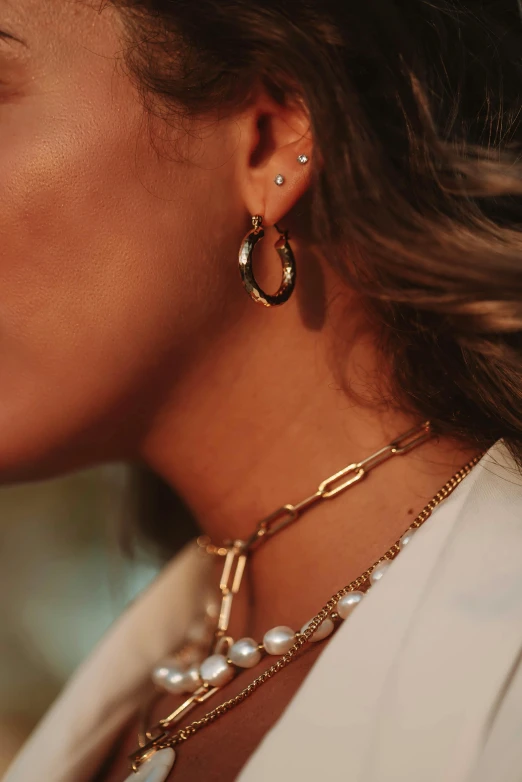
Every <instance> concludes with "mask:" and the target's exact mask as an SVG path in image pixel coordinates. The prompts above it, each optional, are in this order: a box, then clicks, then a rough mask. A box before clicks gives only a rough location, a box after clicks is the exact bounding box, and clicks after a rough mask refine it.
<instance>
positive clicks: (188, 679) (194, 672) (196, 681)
mask: <svg viewBox="0 0 522 782" xmlns="http://www.w3.org/2000/svg"><path fill="white" fill-rule="evenodd" d="M202 683H203V682H202V681H201V676H200V675H199V665H191V666H190V668H189V669H188V670H186V671H185V673H184V675H183V684H184V687H185V689H184V690H183V692H187V693H192V692H196V690H197V689H198V687H201V685H202Z"/></svg>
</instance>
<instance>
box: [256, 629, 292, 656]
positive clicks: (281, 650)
mask: <svg viewBox="0 0 522 782" xmlns="http://www.w3.org/2000/svg"><path fill="white" fill-rule="evenodd" d="M294 643H295V633H294V631H293V630H292V628H291V627H285V626H284V625H281V626H279V627H273V628H272V629H271V630H268V632H266V633H265V635H264V636H263V646H264V647H265V651H266V652H267V653H268V654H275V655H278V656H279V655H282V654H286V653H287V651H288V650H289V649H291V648H292V646H293V645H294Z"/></svg>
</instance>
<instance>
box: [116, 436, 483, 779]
mask: <svg viewBox="0 0 522 782" xmlns="http://www.w3.org/2000/svg"><path fill="white" fill-rule="evenodd" d="M432 436H433V432H432V429H431V426H430V422H429V421H425V422H424V423H423V424H422V425H421V426H420V427H418V428H414V429H410V430H409V431H407V432H405V433H404V434H402V435H400V436H399V437H398V438H397V439H396V440H394V441H393V442H392V443H390V444H389V445H386V446H385V447H384V448H381V449H380V450H378V451H376V452H375V453H373V454H371V455H370V456H368V457H366V458H365V459H363V460H362V461H360V462H355V463H352V464H349V465H348V466H347V467H344V468H343V469H342V470H340V471H339V472H337V473H335V474H334V475H331V476H330V477H329V478H327V479H326V480H324V481H322V482H321V483H320V484H319V486H318V488H317V490H316V491H315V492H314V493H313V494H312V495H310V496H309V497H307V498H305V499H304V500H302V501H301V502H299V503H298V504H296V505H291V504H288V505H283V506H282V507H281V508H278V509H277V510H276V511H274V512H273V513H271V514H270V515H269V516H266V517H265V518H263V519H261V521H259V522H258V523H257V525H256V527H255V529H254V532H253V533H252V535H251V536H250V537H249V538H248V539H247V540H245V541H243V540H234V541H229V542H227V543H226V544H224V545H223V546H215V545H214V544H213V543H212V542H211V541H210V540H208V538H199V539H198V541H197V544H198V546H199V547H200V548H202V549H203V550H204V551H205V552H206V553H207V554H208V555H209V556H213V557H221V558H223V559H224V566H223V573H222V576H221V579H220V583H219V590H220V591H219V595H220V604H219V603H218V604H215V605H216V607H218V610H217V611H213V610H212V608H211V610H207V612H206V620H205V621H206V623H207V629H208V631H209V632H208V635H206V634H205V633H204V634H203V636H202V637H200V638H194V639H193V640H192V641H190V642H188V643H187V644H185V645H184V646H183V647H182V648H181V649H180V650H178V652H177V653H176V654H174V655H172V656H171V657H168V658H167V659H165V660H162V661H160V662H159V663H158V665H157V666H156V667H155V668H154V671H153V672H152V680H153V683H154V687H155V693H154V696H153V698H152V699H151V700H150V701H149V702H148V703H147V704H146V706H145V707H144V709H143V713H142V726H141V729H140V732H139V736H138V748H137V749H136V751H135V752H133V754H132V755H131V756H130V763H131V768H132V772H131V774H130V775H129V776H128V777H127V779H126V780H125V782H165V780H166V779H167V777H168V775H169V773H170V771H171V769H172V768H173V766H174V761H175V758H176V752H175V750H174V747H178V746H179V745H180V744H182V743H184V742H186V741H188V740H189V739H190V738H191V737H192V736H194V735H195V734H196V733H197V732H198V731H200V730H202V728H204V727H205V726H206V725H209V724H211V723H212V722H215V721H216V720H217V719H219V718H221V717H222V716H223V715H224V714H226V713H227V712H229V711H231V710H232V709H234V708H236V707H237V706H238V705H239V704H240V703H243V702H244V701H245V700H246V699H247V698H249V697H251V696H252V695H253V694H254V693H255V692H256V691H257V690H258V689H259V688H260V687H261V686H262V685H263V684H265V683H266V682H267V681H269V679H271V678H273V677H274V676H275V675H276V674H278V673H279V672H280V671H282V670H283V669H284V668H286V667H287V666H288V665H290V663H291V662H292V661H293V660H295V658H296V657H297V655H298V654H299V653H300V652H301V651H302V650H303V648H304V647H305V646H306V644H308V643H315V642H319V641H322V640H324V639H325V638H328V637H329V636H330V635H331V634H332V633H333V632H334V631H335V630H336V628H337V627H338V626H339V625H340V624H341V623H342V622H343V621H344V620H346V619H347V618H348V616H349V615H350V614H351V613H352V611H353V610H354V609H355V608H356V606H358V605H359V603H360V602H361V601H362V600H363V598H364V596H365V594H366V592H368V590H369V589H370V588H371V587H372V586H373V585H374V584H376V583H377V582H378V581H380V579H381V578H382V577H383V576H384V574H385V573H386V570H387V569H388V568H389V566H390V564H391V562H392V560H393V559H395V557H396V556H397V555H398V554H399V553H400V552H401V551H402V550H403V549H404V548H405V547H406V546H407V545H408V543H409V542H410V540H411V538H412V537H413V535H414V534H415V532H416V530H417V529H418V528H419V527H420V526H421V525H422V524H424V522H425V521H426V520H427V519H428V518H429V517H430V516H431V513H432V512H433V510H434V508H436V507H437V505H439V503H441V502H442V501H443V500H444V499H445V498H446V497H448V496H449V495H450V494H451V493H452V492H453V490H454V489H455V488H456V487H457V486H458V485H459V483H461V481H462V480H463V479H464V478H465V477H466V476H467V475H468V474H469V473H470V472H471V470H472V468H473V467H474V466H475V464H477V462H478V461H479V460H480V459H481V458H482V456H483V455H484V452H482V453H480V454H478V455H477V456H475V457H474V458H473V459H471V460H470V461H469V462H468V463H467V464H466V465H465V466H464V467H462V469H460V470H459V471H458V472H456V473H455V475H453V476H452V477H451V478H450V479H449V481H447V483H445V484H444V486H443V487H442V488H441V489H440V490H439V491H438V492H437V494H435V496H434V497H433V498H432V499H431V500H430V501H429V502H428V504H427V505H426V506H425V507H424V508H423V509H422V511H421V512H420V513H419V515H418V516H417V517H416V518H415V519H414V521H413V522H412V523H411V524H410V526H409V527H408V528H407V529H406V530H405V531H404V533H403V535H402V536H401V537H400V538H399V539H398V540H397V541H396V542H395V543H394V544H393V545H392V546H391V547H390V548H389V549H388V550H387V551H386V552H385V553H384V554H383V555H382V556H381V557H380V558H379V559H378V560H377V561H376V562H374V563H373V564H372V565H371V566H370V567H369V568H368V569H367V570H365V571H364V572H363V573H361V574H360V575H359V576H358V577H357V578H356V579H355V580H354V581H352V582H351V583H350V584H348V585H347V586H344V587H343V588H342V589H340V590H339V591H338V592H336V593H335V594H334V595H332V597H331V598H330V599H329V600H328V602H327V603H326V604H325V605H324V606H323V607H322V608H321V610H320V611H319V612H318V613H317V614H316V615H315V616H314V617H313V618H312V619H311V620H309V621H307V622H305V623H304V624H303V626H302V627H301V628H300V629H299V630H297V631H296V630H295V629H294V628H291V627H287V626H277V627H273V628H271V629H269V630H267V632H266V633H265V634H264V636H263V638H262V640H260V641H259V640H257V639H254V638H240V639H238V640H234V639H233V638H232V637H231V636H230V635H229V634H228V628H229V624H230V618H231V612H232V605H233V601H234V597H235V595H237V594H238V592H239V590H240V588H241V583H242V580H243V576H244V573H245V568H246V567H247V564H248V562H249V559H250V557H251V556H252V554H253V553H254V552H255V551H256V550H257V549H258V548H259V547H260V546H262V545H265V544H266V542H267V541H268V540H270V538H271V537H273V536H274V535H276V534H278V533H280V532H281V531H283V530H284V529H286V528H287V527H288V526H289V525H291V524H294V523H295V522H296V521H297V519H298V518H299V517H300V516H301V514H302V513H303V512H304V511H306V510H308V509H309V508H311V507H312V506H314V505H315V504H317V503H319V502H321V501H323V500H329V499H332V498H333V497H336V496H337V495H339V494H340V493H341V492H344V491H346V490H347V489H349V488H350V487H352V486H355V485H356V484H357V483H358V482H359V481H361V480H362V479H363V478H364V477H365V476H367V475H368V473H369V472H370V471H371V470H373V469H375V468H376V467H378V466H379V465H381V464H383V463H384V462H385V461H387V460H388V459H390V458H392V457H395V456H400V455H403V454H405V453H408V452H409V451H411V450H412V449H413V448H417V447H418V446H419V445H421V444H422V443H424V442H426V441H427V440H428V439H429V438H430V437H432ZM263 657H268V658H275V660H274V662H272V664H270V665H269V667H267V669H266V670H265V671H264V672H263V673H261V674H260V675H259V676H257V677H256V678H255V679H253V680H252V681H251V682H250V683H249V684H248V685H247V686H246V687H245V688H244V689H242V690H241V692H239V693H238V694H237V695H236V696H235V697H233V698H231V699H229V700H226V701H224V702H223V703H221V704H220V705H218V706H216V707H215V708H213V709H212V710H211V711H208V712H207V713H206V714H205V715H204V716H203V717H201V718H200V719H197V720H195V721H193V722H192V723H189V724H187V725H185V726H184V727H181V728H180V727H178V725H179V723H180V722H181V721H182V720H183V719H185V717H186V716H187V715H188V714H189V712H190V711H191V710H192V709H194V708H196V707H197V706H198V705H200V704H202V703H205V702H206V701H207V700H210V699H212V698H213V697H214V696H215V695H216V694H217V693H219V692H220V691H221V690H222V689H223V688H224V687H226V685H227V684H229V683H230V682H231V681H232V680H233V679H234V678H235V677H236V676H237V675H238V674H239V673H240V672H241V671H243V670H244V669H246V668H253V667H255V666H256V665H258V663H259V662H260V661H261V660H262V658H263ZM166 693H171V694H175V695H179V696H184V700H183V701H182V703H181V704H180V705H179V706H178V707H177V708H176V709H175V710H174V711H173V712H172V713H171V714H169V715H167V716H166V717H164V718H163V719H160V720H159V722H156V723H155V724H152V725H149V723H150V713H151V711H152V706H153V705H154V703H155V702H156V700H157V698H158V697H161V696H162V695H165V694H166Z"/></svg>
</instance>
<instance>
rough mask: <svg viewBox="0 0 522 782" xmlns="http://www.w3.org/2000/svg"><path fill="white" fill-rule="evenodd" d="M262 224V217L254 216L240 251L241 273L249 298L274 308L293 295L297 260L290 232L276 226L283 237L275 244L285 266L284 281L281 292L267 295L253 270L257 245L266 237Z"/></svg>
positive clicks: (280, 287) (280, 288)
mask: <svg viewBox="0 0 522 782" xmlns="http://www.w3.org/2000/svg"><path fill="white" fill-rule="evenodd" d="M262 222H263V218H262V217H261V215H254V216H253V217H252V225H253V229H252V231H249V233H247V235H246V236H245V238H244V239H243V241H242V242H241V247H240V249H239V272H240V274H241V280H242V281H243V285H244V286H245V289H246V292H247V293H248V294H249V296H250V297H251V298H252V299H253V300H254V301H256V302H258V304H263V306H265V307H274V306H277V305H278V304H284V302H285V301H288V299H289V298H290V296H291V295H292V292H293V290H294V286H295V277H296V268H295V258H294V254H293V252H292V248H291V247H290V244H289V242H288V231H281V230H280V229H279V228H277V226H276V228H277V230H278V231H279V233H280V234H281V236H280V237H279V239H278V240H277V242H276V243H275V250H276V252H277V254H278V255H279V257H280V259H281V264H282V266H283V279H282V281H281V285H280V286H279V290H278V291H277V292H276V293H274V294H270V293H266V292H265V291H264V290H263V289H262V288H261V287H260V286H259V285H258V284H257V282H256V278H255V277H254V272H253V269H252V254H253V252H254V247H255V246H256V244H257V243H258V242H259V241H260V240H261V239H262V238H263V237H264V235H265V231H264V229H263V228H262V227H261V225H262Z"/></svg>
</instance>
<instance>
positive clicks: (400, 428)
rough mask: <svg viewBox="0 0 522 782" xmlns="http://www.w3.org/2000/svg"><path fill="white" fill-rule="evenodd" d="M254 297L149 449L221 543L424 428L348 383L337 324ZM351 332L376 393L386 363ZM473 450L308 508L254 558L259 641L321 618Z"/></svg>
mask: <svg viewBox="0 0 522 782" xmlns="http://www.w3.org/2000/svg"><path fill="white" fill-rule="evenodd" d="M247 304H249V306H251V307H252V312H251V315H250V317H251V323H252V328H251V330H250V331H248V329H246V328H243V330H242V331H240V332H237V333H234V334H231V333H229V334H227V335H226V338H224V342H223V348H222V349H220V345H219V343H218V341H217V340H214V341H213V342H212V344H211V348H212V349H211V350H209V352H208V353H207V354H206V355H205V356H204V357H201V360H199V361H197V362H194V363H193V364H192V367H191V370H190V372H188V371H187V372H185V374H184V376H183V382H178V383H177V385H176V388H175V393H174V392H173V395H172V397H171V399H170V400H169V403H168V404H166V405H165V408H164V409H163V410H162V411H161V414H160V415H158V416H157V417H156V425H155V426H153V427H151V429H150V431H149V433H148V436H147V438H146V439H145V441H144V442H143V448H142V453H143V456H144V458H145V460H146V461H147V462H148V463H149V464H150V465H151V467H152V468H153V469H155V470H156V471H158V472H159V473H160V474H161V475H162V476H163V477H164V478H165V479H166V480H167V481H168V482H169V483H170V484H171V485H172V486H173V487H174V488H175V490H176V491H177V492H178V493H179V494H180V496H181V497H182V498H183V500H184V501H185V502H186V504H187V505H188V507H190V508H191V510H192V512H193V513H194V515H195V517H196V518H197V519H198V521H199V523H200V526H201V529H202V531H203V532H205V533H206V534H208V535H209V536H210V537H211V539H212V540H214V541H215V542H218V543H221V542H222V541H224V540H226V539H236V538H240V539H246V538H247V537H248V536H250V535H251V534H252V532H253V531H254V529H255V526H256V523H257V522H258V521H259V520H260V519H261V518H263V517H264V516H266V515H268V514H269V513H271V512H273V511H274V510H276V509H277V508H279V507H281V506H282V505H284V504H287V503H292V504H296V503H298V502H299V501H301V500H302V499H304V498H306V497H308V496H310V495H311V494H312V493H313V492H314V491H315V490H316V489H317V487H318V485H319V483H320V482H321V481H323V480H324V479H326V478H327V477H329V476H331V475H332V474H333V473H335V472H337V471H339V470H341V469H342V468H343V467H345V466H347V465H348V464H350V463H351V462H355V461H360V460H361V459H363V458H365V457H366V456H368V455H370V454H371V453H373V452H374V451H375V450H377V449H378V448H380V447H382V446H383V445H386V444H387V443H389V442H390V441H392V440H394V439H396V438H397V437H398V436H399V435H401V434H403V433H404V432H405V431H407V430H408V429H410V428H411V427H412V426H415V425H418V423H419V419H414V418H413V417H410V416H407V415H405V414H403V413H400V412H398V411H395V410H391V409H386V410H383V409H382V408H378V407H377V406H375V405H374V406H373V407H371V406H369V405H363V404H359V403H358V402H356V401H354V400H355V397H354V396H352V397H348V396H347V395H346V393H345V392H344V391H343V390H341V388H340V384H339V380H338V378H337V377H336V376H335V373H334V372H333V371H332V369H331V362H328V361H327V359H326V356H328V355H332V353H331V351H332V345H333V344H334V343H335V339H333V335H334V336H335V334H336V333H338V332H336V330H335V328H334V326H333V325H332V324H333V321H332V320H330V322H329V324H327V326H325V327H323V328H322V330H321V331H314V330H312V329H306V328H304V327H303V323H302V319H301V317H300V314H299V309H298V307H296V306H293V307H291V306H288V305H286V306H288V309H286V310H285V307H282V308H281V310H280V311H278V312H271V311H269V312H264V311H261V310H260V309H259V311H258V310H257V309H256V308H255V307H254V306H253V305H252V304H251V303H250V302H247ZM263 318H264V320H263ZM337 323H339V322H337ZM344 333H348V332H347V331H345V332H344ZM351 333H352V334H353V335H354V336H353V340H352V341H351V344H350V345H349V346H345V352H344V353H340V354H339V355H346V367H345V370H344V372H345V373H346V377H349V378H350V382H351V385H352V388H353V389H354V390H355V391H359V390H361V389H364V390H366V391H367V390H368V388H369V380H368V379H369V378H372V377H379V378H382V377H383V373H384V371H385V370H384V362H383V359H382V357H381V356H380V355H379V354H378V353H377V351H376V350H374V348H373V342H372V340H371V339H370V338H369V337H368V336H362V337H357V338H356V336H355V335H356V333H357V329H355V328H353V329H352V332H351ZM359 333H362V332H359ZM366 334H367V332H366ZM340 349H341V348H338V350H340ZM475 453H476V448H471V447H466V446H465V445H462V444H459V443H457V442H455V441H453V440H451V439H449V438H433V439H431V440H430V441H428V442H427V443H424V444H423V445H421V446H419V447H418V448H416V449H414V450H412V451H410V452H409V453H407V454H405V455H402V456H395V457H393V458H391V459H390V460H389V461H387V462H386V463H384V464H382V465H380V466H379V467H377V468H375V469H374V470H373V471H372V472H371V473H370V474H369V475H368V476H367V477H366V478H365V479H364V480H363V481H361V482H360V483H358V484H356V485H354V486H353V487H352V488H350V489H348V490H346V491H345V492H343V493H341V494H339V495H337V496H336V497H334V498H332V499H329V500H323V501H321V502H320V503H319V504H317V505H315V506H314V507H313V508H311V509H309V510H307V511H306V512H304V513H303V515H302V517H301V518H300V519H299V520H298V521H297V522H296V523H295V524H293V525H290V526H289V527H287V528H286V529H285V530H284V531H282V532H280V533H279V534H277V535H275V536H274V537H273V538H271V539H270V540H269V541H268V542H267V543H266V544H264V545H262V546H261V547H260V548H259V550H258V551H256V552H255V554H253V555H252V559H251V562H250V564H249V571H248V572H249V577H248V580H249V592H250V597H249V605H248V608H247V607H246V605H245V606H244V611H243V613H242V612H241V611H239V612H238V613H239V614H241V616H242V617H243V618H242V619H241V622H242V624H243V626H244V627H245V630H248V632H250V633H252V634H254V635H259V634H262V632H263V631H264V630H265V629H266V628H267V627H270V626H273V625H274V624H290V625H292V626H296V625H298V624H299V623H301V624H302V623H303V621H305V620H306V619H307V618H310V617H311V616H312V615H313V614H314V613H316V611H317V610H318V609H319V608H320V607H321V605H322V604H323V603H324V602H325V601H326V600H327V599H328V598H329V597H330V595H331V594H332V593H333V592H335V591H336V590H337V589H339V588H340V587H342V586H344V585H345V584H347V583H349V582H350V581H351V580H352V579H354V578H355V577H356V576H357V575H359V573H360V572H362V571H363V570H365V569H366V568H367V567H368V566H369V565H370V564H371V563H372V562H373V561H374V560H375V559H377V558H378V557H380V556H381V555H382V554H383V553H384V551H386V549H387V548H388V547H389V546H390V545H392V544H393V543H394V542H395V540H396V539H397V538H399V537H400V535H401V534H402V533H403V532H404V530H405V529H406V528H407V527H408V526H409V524H410V523H411V521H412V520H413V519H414V517H415V515H416V514H417V513H418V512H419V511H420V510H421V509H422V508H423V507H424V505H425V504H426V503H427V502H428V501H429V500H430V499H431V498H432V497H433V495H434V494H435V493H436V492H437V491H438V490H439V489H440V487H441V486H442V485H443V484H444V483H445V482H446V481H447V480H448V479H449V478H450V477H451V475H453V473H454V472H455V471H456V470H458V469H459V468H460V467H462V466H463V465H464V464H465V463H466V462H467V461H468V460H469V459H470V458H471V457H472V456H474V455H475ZM428 523H429V522H428ZM245 594H246V592H245ZM247 619H248V621H247ZM239 632H244V631H243V630H241V629H240V630H239Z"/></svg>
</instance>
